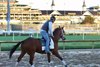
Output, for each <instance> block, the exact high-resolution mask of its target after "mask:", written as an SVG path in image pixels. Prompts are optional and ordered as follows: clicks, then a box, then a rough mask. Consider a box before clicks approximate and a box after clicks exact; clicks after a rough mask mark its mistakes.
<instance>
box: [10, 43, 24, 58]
mask: <svg viewBox="0 0 100 67" xmlns="http://www.w3.org/2000/svg"><path fill="white" fill-rule="evenodd" d="M21 43H23V41H21V42H18V43H17V45H15V46H14V47H13V48H12V49H11V50H10V54H9V58H11V57H12V54H13V53H14V52H15V50H16V49H17V48H18V47H19V45H20V44H21Z"/></svg>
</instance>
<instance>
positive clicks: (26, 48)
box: [9, 27, 67, 67]
mask: <svg viewBox="0 0 100 67" xmlns="http://www.w3.org/2000/svg"><path fill="white" fill-rule="evenodd" d="M63 28H64V27H57V28H55V30H54V31H53V35H54V37H52V40H53V42H54V49H52V50H51V49H50V51H51V53H52V54H53V55H55V56H56V57H57V58H58V59H60V60H61V61H62V63H63V64H64V66H65V67H67V64H66V62H65V61H64V60H63V58H62V57H61V56H60V54H59V52H58V41H59V39H60V38H61V39H62V40H65V37H64V35H65V32H64V29H63ZM40 40H41V38H40V39H39V38H32V37H29V38H27V39H25V40H23V41H20V42H18V43H17V45H15V46H13V47H12V49H11V50H10V53H9V58H11V57H12V55H13V53H14V52H15V50H16V49H17V48H18V47H19V45H21V47H20V48H21V49H20V50H21V53H20V55H19V57H18V59H17V62H16V64H15V66H17V64H18V63H19V62H20V61H21V59H22V58H23V56H24V55H25V54H26V53H27V54H28V55H29V57H30V59H29V63H30V65H31V67H35V66H34V64H33V60H34V55H35V52H37V53H40V54H47V58H48V63H50V61H51V59H50V55H51V53H45V51H42V45H41V42H40Z"/></svg>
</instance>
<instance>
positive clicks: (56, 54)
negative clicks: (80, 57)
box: [52, 51, 67, 67]
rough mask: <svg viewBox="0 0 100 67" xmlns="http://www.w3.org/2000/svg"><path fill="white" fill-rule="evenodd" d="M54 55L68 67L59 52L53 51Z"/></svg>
mask: <svg viewBox="0 0 100 67" xmlns="http://www.w3.org/2000/svg"><path fill="white" fill-rule="evenodd" d="M52 53H53V55H55V56H56V57H58V58H59V59H60V60H61V61H62V63H63V64H64V65H65V67H67V64H66V62H65V61H64V60H63V58H62V57H61V56H60V55H59V53H58V51H53V52H52Z"/></svg>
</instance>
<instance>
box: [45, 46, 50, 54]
mask: <svg viewBox="0 0 100 67" xmlns="http://www.w3.org/2000/svg"><path fill="white" fill-rule="evenodd" d="M45 52H46V53H50V49H49V47H48V45H46V47H45Z"/></svg>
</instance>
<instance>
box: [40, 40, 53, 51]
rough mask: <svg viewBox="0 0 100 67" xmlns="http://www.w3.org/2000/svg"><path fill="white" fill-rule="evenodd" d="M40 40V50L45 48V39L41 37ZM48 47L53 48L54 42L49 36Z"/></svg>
mask: <svg viewBox="0 0 100 67" xmlns="http://www.w3.org/2000/svg"><path fill="white" fill-rule="evenodd" d="M40 42H41V45H42V50H45V46H46V40H45V39H44V38H41V39H40ZM49 48H50V49H54V42H53V40H52V38H50V43H49Z"/></svg>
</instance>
